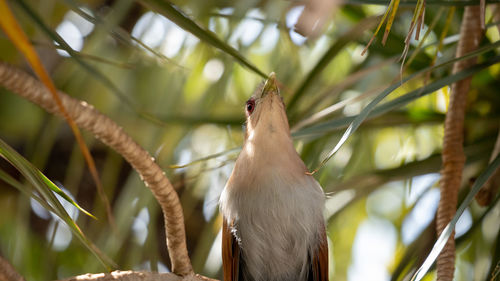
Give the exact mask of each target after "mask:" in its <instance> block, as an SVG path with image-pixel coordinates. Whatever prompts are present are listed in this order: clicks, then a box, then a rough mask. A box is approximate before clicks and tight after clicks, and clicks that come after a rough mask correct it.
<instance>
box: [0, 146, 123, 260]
mask: <svg viewBox="0 0 500 281" xmlns="http://www.w3.org/2000/svg"><path fill="white" fill-rule="evenodd" d="M0 157H2V158H4V159H5V160H6V161H8V162H9V163H10V164H12V166H14V167H15V168H16V169H17V170H18V171H19V172H20V173H21V174H22V175H23V176H24V177H25V178H26V179H27V180H28V182H29V183H30V184H31V185H32V186H33V187H34V188H35V190H36V191H37V192H38V193H39V195H40V197H39V198H40V199H42V200H43V201H44V202H45V204H44V203H42V206H44V207H47V206H46V205H47V204H48V205H50V208H47V209H48V210H49V211H52V212H53V213H55V214H56V215H57V216H58V217H59V218H61V219H62V220H63V221H64V222H65V223H66V224H67V225H68V226H69V228H70V229H71V231H72V232H73V234H75V236H76V237H78V239H80V241H82V243H83V244H84V245H85V246H86V247H87V248H88V249H89V250H90V251H91V252H92V253H93V254H94V255H95V256H96V257H97V258H98V259H99V261H100V262H101V263H102V264H103V265H104V266H105V267H106V268H107V269H110V268H112V267H116V265H115V263H114V262H113V261H112V260H111V259H110V258H108V257H107V256H106V255H104V254H103V253H102V252H101V251H100V250H99V249H98V248H97V247H96V246H95V245H94V244H93V243H92V242H91V241H89V240H88V239H87V237H86V236H85V235H84V234H83V232H82V231H81V229H80V227H78V225H77V224H76V222H75V221H74V220H73V219H72V218H71V217H70V216H69V215H68V213H67V212H66V209H64V207H63V206H62V204H61V202H59V199H57V197H56V196H55V194H54V193H57V194H58V195H60V196H61V197H62V198H63V199H65V200H67V201H68V202H69V203H70V204H72V205H73V206H75V207H76V208H78V209H79V210H80V211H82V212H83V213H85V214H87V215H89V216H91V217H93V218H95V217H94V216H92V215H91V214H90V213H89V212H87V211H85V210H84V209H83V208H81V207H80V206H79V205H78V204H77V203H76V202H75V201H73V200H72V199H71V198H70V197H69V196H68V195H67V194H65V193H64V192H63V191H62V190H61V189H60V188H59V187H57V185H55V184H54V183H53V182H51V181H50V180H49V179H48V178H47V177H45V176H44V175H43V174H42V173H41V172H40V171H39V170H38V169H37V168H36V167H34V166H33V165H32V164H31V163H30V162H29V161H28V160H26V159H25V158H24V157H22V156H21V155H20V154H19V153H17V152H16V151H15V150H14V149H13V148H12V147H10V146H9V145H8V144H7V143H5V142H4V141H3V140H1V139H0ZM0 177H1V178H2V179H4V180H6V182H8V183H10V184H13V185H14V186H15V187H20V186H19V185H18V184H16V183H15V182H13V181H12V180H10V179H9V177H6V176H5V175H4V173H3V174H2V173H0ZM22 191H23V193H26V192H27V190H26V189H22ZM33 198H35V199H36V198H38V196H33Z"/></svg>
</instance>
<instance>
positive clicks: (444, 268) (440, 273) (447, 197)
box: [436, 6, 482, 281]
mask: <svg viewBox="0 0 500 281" xmlns="http://www.w3.org/2000/svg"><path fill="white" fill-rule="evenodd" d="M481 37H482V32H481V23H480V8H479V6H467V7H466V8H465V11H464V15H463V19H462V25H461V28H460V40H459V42H458V48H457V51H456V55H455V56H456V57H460V56H463V55H464V54H466V53H468V52H470V51H473V50H475V49H477V47H478V46H479V42H480V39H481ZM475 63H476V60H475V58H474V59H468V60H462V61H459V62H457V63H455V64H454V65H453V73H457V72H459V71H461V70H463V69H465V68H467V67H469V66H471V65H473V64H475ZM470 81H471V78H470V77H469V78H466V79H464V80H461V81H458V82H456V83H454V84H453V85H452V86H451V95H450V101H449V105H448V112H447V114H446V119H445V125H444V139H443V155H442V158H443V164H442V169H441V199H440V200H439V207H438V213H437V225H436V228H437V232H438V235H440V234H441V232H442V231H443V229H444V228H445V227H446V225H447V224H448V223H449V222H450V221H451V219H452V218H453V216H454V214H455V211H456V208H457V196H458V189H459V187H460V183H461V181H462V170H463V167H464V163H465V156H464V150H463V138H464V137H463V133H464V117H465V107H466V101H467V92H468V91H469V88H470ZM453 236H454V235H452V236H451V237H450V239H449V240H448V242H447V243H446V246H445V247H444V249H443V251H442V252H441V254H440V255H439V257H438V260H437V280H438V281H451V280H453V273H454V270H455V240H454V237H453Z"/></svg>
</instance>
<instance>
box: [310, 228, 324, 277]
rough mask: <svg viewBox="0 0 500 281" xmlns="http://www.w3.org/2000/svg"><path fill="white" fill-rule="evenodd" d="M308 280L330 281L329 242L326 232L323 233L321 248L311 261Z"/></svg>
mask: <svg viewBox="0 0 500 281" xmlns="http://www.w3.org/2000/svg"><path fill="white" fill-rule="evenodd" d="M308 279H309V280H308V281H328V242H327V240H326V232H323V234H322V237H321V241H320V244H319V247H318V249H317V250H316V253H314V255H313V257H312V259H311V269H310V272H309V278H308Z"/></svg>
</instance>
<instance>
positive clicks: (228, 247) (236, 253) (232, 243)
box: [222, 218, 241, 281]
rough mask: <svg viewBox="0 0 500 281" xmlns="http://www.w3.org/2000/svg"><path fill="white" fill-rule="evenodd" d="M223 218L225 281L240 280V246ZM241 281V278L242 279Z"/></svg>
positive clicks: (223, 266)
mask: <svg viewBox="0 0 500 281" xmlns="http://www.w3.org/2000/svg"><path fill="white" fill-rule="evenodd" d="M231 226H232V223H231V225H228V224H227V222H226V219H225V218H223V223H222V268H223V273H224V281H238V280H239V276H240V272H239V271H240V246H239V245H238V241H236V237H234V235H233V233H232V232H231ZM240 281H241V280H240Z"/></svg>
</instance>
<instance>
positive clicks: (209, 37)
mask: <svg viewBox="0 0 500 281" xmlns="http://www.w3.org/2000/svg"><path fill="white" fill-rule="evenodd" d="M141 2H142V3H144V4H145V5H147V6H148V7H150V8H151V9H152V10H153V11H155V12H157V13H159V14H162V15H164V16H165V17H167V18H168V19H170V20H171V21H172V22H174V23H175V24H177V25H178V26H179V27H181V28H182V29H184V30H185V31H187V32H189V33H191V34H193V35H194V36H196V37H198V39H200V40H201V41H203V42H205V43H208V44H210V45H212V46H214V47H215V48H217V49H219V50H221V51H223V52H225V53H227V54H228V55H230V56H232V57H233V58H235V59H236V61H237V62H238V63H240V64H242V65H243V66H246V67H247V68H249V69H250V70H252V71H253V72H255V73H257V74H258V75H260V76H261V77H262V78H267V75H266V74H265V73H264V72H262V71H261V70H260V69H258V68H257V67H256V66H255V65H253V64H252V63H251V62H250V61H248V60H247V59H246V58H245V57H244V56H243V55H242V54H240V53H239V52H238V51H237V50H236V49H235V48H233V47H231V46H229V45H228V44H227V43H225V42H223V41H222V40H220V39H219V38H218V37H217V35H215V34H214V33H213V32H211V31H210V30H206V29H204V28H203V27H201V26H199V25H198V24H197V23H196V22H194V21H193V20H192V19H190V18H189V17H187V16H186V15H185V14H184V13H183V12H182V11H181V10H180V9H179V8H177V7H175V6H174V5H173V4H172V3H170V2H168V1H163V0H141Z"/></svg>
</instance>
